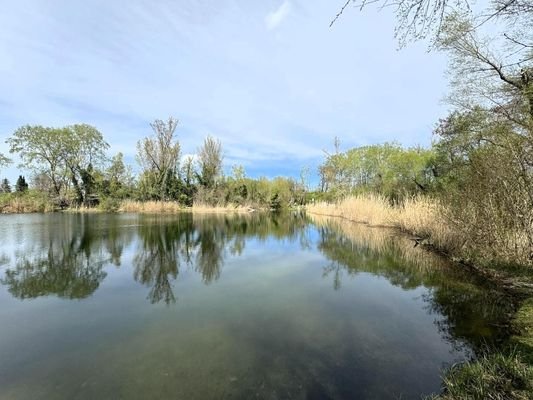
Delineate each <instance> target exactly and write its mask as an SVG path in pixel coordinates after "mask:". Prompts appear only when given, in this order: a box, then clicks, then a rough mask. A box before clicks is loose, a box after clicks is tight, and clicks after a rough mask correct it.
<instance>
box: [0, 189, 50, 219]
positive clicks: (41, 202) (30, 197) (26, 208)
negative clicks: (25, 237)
mask: <svg viewBox="0 0 533 400" xmlns="http://www.w3.org/2000/svg"><path fill="white" fill-rule="evenodd" d="M54 209H55V207H54V204H53V203H52V202H51V201H50V200H49V199H48V198H47V197H46V195H44V194H42V193H39V192H35V191H28V192H26V193H22V194H21V193H7V194H1V195H0V213H4V214H11V213H36V212H52V211H54Z"/></svg>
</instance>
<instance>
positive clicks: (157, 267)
mask: <svg viewBox="0 0 533 400" xmlns="http://www.w3.org/2000/svg"><path fill="white" fill-rule="evenodd" d="M184 225H185V224H177V225H171V224H149V225H141V226H140V227H139V236H140V238H141V241H142V247H140V251H139V253H137V255H135V258H134V259H133V264H134V265H135V271H134V274H133V276H134V278H135V280H136V281H138V282H140V283H142V284H144V285H148V286H150V287H151V289H150V293H149V294H148V298H149V299H150V301H151V302H152V303H158V302H160V301H164V302H165V303H166V304H170V303H174V302H175V301H176V298H175V296H174V292H173V291H172V284H171V283H170V279H174V280H175V279H176V278H177V276H178V272H179V253H178V250H179V244H180V238H181V233H182V232H183V231H182V230H181V229H180V228H181V227H183V226H184Z"/></svg>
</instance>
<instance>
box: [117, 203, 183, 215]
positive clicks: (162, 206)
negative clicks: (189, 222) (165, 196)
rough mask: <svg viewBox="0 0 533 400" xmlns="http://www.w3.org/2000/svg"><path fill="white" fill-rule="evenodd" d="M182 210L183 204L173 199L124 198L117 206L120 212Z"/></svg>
mask: <svg viewBox="0 0 533 400" xmlns="http://www.w3.org/2000/svg"><path fill="white" fill-rule="evenodd" d="M183 210H185V208H184V207H183V206H181V205H180V204H179V203H176V202H173V201H135V200H124V201H123V202H122V204H121V205H120V207H119V208H118V211H120V212H129V213H147V214H164V213H177V212H180V211H183Z"/></svg>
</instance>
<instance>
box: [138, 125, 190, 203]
mask: <svg viewBox="0 0 533 400" xmlns="http://www.w3.org/2000/svg"><path fill="white" fill-rule="evenodd" d="M150 126H151V127H152V129H153V131H154V135H153V136H152V137H147V138H144V139H142V140H140V141H139V142H137V161H138V162H139V164H140V165H141V167H142V168H143V173H144V174H145V176H146V177H149V178H150V179H149V181H150V182H149V185H150V187H151V189H152V190H153V192H154V193H155V194H157V195H158V197H159V199H161V200H163V199H167V198H168V193H169V189H170V188H169V186H170V185H171V184H172V182H173V181H175V178H176V175H177V172H178V168H179V158H180V144H179V142H178V141H177V140H176V138H175V137H174V133H175V130H176V127H177V126H178V120H177V119H175V118H173V117H169V119H168V120H167V121H162V120H159V119H157V120H155V121H154V122H153V123H151V124H150Z"/></svg>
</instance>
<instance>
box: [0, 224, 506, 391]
mask: <svg viewBox="0 0 533 400" xmlns="http://www.w3.org/2000/svg"><path fill="white" fill-rule="evenodd" d="M0 240H1V242H0V399H2V400H3V399H31V400H36V399H69V400H72V399H184V400H189V399H226V398H227V399H252V398H258V399H389V398H390V399H396V398H403V399H411V398H420V396H421V395H424V394H430V393H432V392H438V391H439V389H440V384H441V374H442V371H443V369H444V368H446V367H447V366H449V365H450V364H452V363H454V362H457V361H460V360H463V359H465V358H467V357H470V356H472V355H475V353H476V351H478V350H479V349H480V348H481V347H482V346H485V345H491V344H493V343H497V342H498V341H499V340H500V339H502V336H503V335H504V334H503V333H502V332H499V331H498V329H497V326H498V325H499V322H500V320H501V319H502V318H503V317H502V316H503V315H505V312H506V302H505V299H504V298H503V297H502V296H501V295H500V294H499V293H498V292H495V291H494V290H492V289H490V288H483V287H481V286H479V284H477V283H476V282H474V281H473V280H472V279H471V278H470V277H468V275H467V274H465V273H462V272H461V271H458V270H457V268H454V267H451V266H449V265H446V264H445V263H444V262H443V261H442V260H440V259H438V258H436V257H435V256H432V255H430V254H428V253H426V252H425V251H424V250H422V249H420V248H413V243H412V242H410V241H409V240H407V239H405V238H403V237H398V236H397V235H395V234H394V233H392V232H390V231H387V230H383V229H376V228H368V227H364V226H361V225H354V224H345V223H344V225H343V224H342V223H340V222H338V221H337V222H335V221H333V222H331V221H316V220H315V221H314V222H310V221H309V220H307V219H305V218H303V217H301V216H297V215H291V214H288V215H279V216H270V215H252V216H248V215H247V216H233V217H232V216H220V215H212V216H207V215H205V216H201V215H200V216H198V215H194V216H192V215H189V214H184V215H180V216H169V217H157V216H139V215H127V214H125V215H65V214H52V215H11V216H0Z"/></svg>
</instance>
